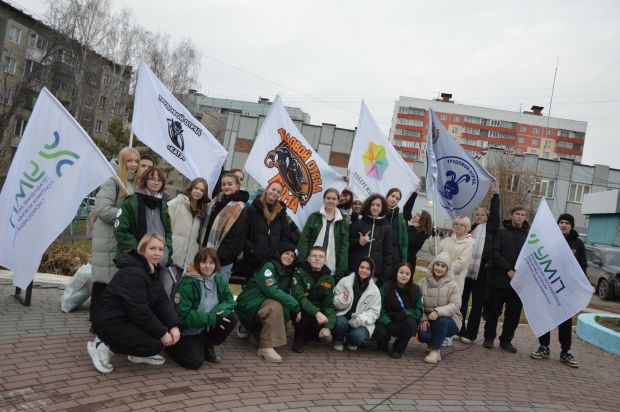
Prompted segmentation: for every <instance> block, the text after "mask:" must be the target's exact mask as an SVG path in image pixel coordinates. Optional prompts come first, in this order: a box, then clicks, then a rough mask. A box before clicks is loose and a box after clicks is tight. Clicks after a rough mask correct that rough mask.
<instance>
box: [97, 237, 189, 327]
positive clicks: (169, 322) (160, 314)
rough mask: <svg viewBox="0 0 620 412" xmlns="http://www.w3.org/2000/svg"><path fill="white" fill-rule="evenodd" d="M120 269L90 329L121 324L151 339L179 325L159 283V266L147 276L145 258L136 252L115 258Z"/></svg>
mask: <svg viewBox="0 0 620 412" xmlns="http://www.w3.org/2000/svg"><path fill="white" fill-rule="evenodd" d="M115 263H116V266H117V267H118V268H119V270H118V272H116V275H115V276H114V277H113V278H112V281H111V282H110V284H109V285H108V286H107V287H106V288H105V290H104V292H103V294H102V295H101V297H100V298H99V300H98V302H97V307H96V308H95V311H94V313H93V328H94V330H95V333H98V332H97V331H98V330H100V329H101V330H103V329H109V328H114V327H116V325H119V324H122V323H133V324H135V325H136V328H142V329H143V330H144V331H146V332H147V333H148V334H149V335H151V336H153V337H154V338H157V339H159V338H161V337H162V336H164V335H165V334H166V332H168V330H169V329H170V328H172V327H174V326H177V324H178V317H177V313H176V311H175V310H174V306H173V305H172V302H171V301H170V299H168V296H167V295H166V292H165V291H164V288H163V287H162V283H161V281H160V280H159V271H160V270H163V269H162V268H161V266H157V267H156V268H155V272H154V273H149V265H148V262H147V260H146V258H145V257H144V256H142V255H141V254H139V253H138V252H137V251H136V250H135V249H133V250H131V251H129V252H127V253H125V254H124V255H123V256H121V257H120V258H118V259H117V260H116V261H115Z"/></svg>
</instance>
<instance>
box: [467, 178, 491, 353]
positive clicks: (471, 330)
mask: <svg viewBox="0 0 620 412" xmlns="http://www.w3.org/2000/svg"><path fill="white" fill-rule="evenodd" d="M493 188H494V192H495V193H494V194H493V197H491V208H490V212H489V211H488V210H487V209H485V208H483V207H479V208H478V209H476V210H475V211H474V221H475V224H474V225H473V226H472V231H471V235H472V237H473V238H474V245H473V249H472V257H471V261H470V263H469V268H468V271H467V277H466V278H465V285H464V286H463V299H462V301H461V315H462V316H463V326H462V327H461V332H460V333H459V335H461V342H463V343H467V344H470V343H473V342H474V341H475V340H476V338H477V337H478V329H479V327H480V318H481V315H482V306H483V304H484V295H485V291H486V287H487V268H486V265H487V263H488V262H489V260H491V248H492V247H493V239H494V238H495V234H496V233H497V231H498V230H499V202H500V200H499V193H498V192H497V186H496V185H495V184H494V186H493ZM470 295H471V311H470V312H469V319H468V321H467V325H466V324H465V319H466V318H467V307H468V305H469V297H470Z"/></svg>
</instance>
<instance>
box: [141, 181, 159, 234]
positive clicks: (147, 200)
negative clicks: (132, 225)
mask: <svg viewBox="0 0 620 412" xmlns="http://www.w3.org/2000/svg"><path fill="white" fill-rule="evenodd" d="M147 193H148V192H147ZM147 193H142V191H140V192H136V197H137V198H138V233H136V239H138V240H140V239H142V237H143V236H144V235H146V231H147V225H146V208H147V207H148V208H149V209H157V210H159V211H161V202H162V200H161V197H154V196H150V195H148V194H147ZM158 195H159V196H161V194H159V193H158Z"/></svg>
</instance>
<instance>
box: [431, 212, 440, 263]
mask: <svg viewBox="0 0 620 412" xmlns="http://www.w3.org/2000/svg"><path fill="white" fill-rule="evenodd" d="M431 202H433V230H434V231H435V236H434V237H435V256H437V247H438V246H437V238H438V237H439V232H438V231H437V220H436V219H437V217H436V213H435V201H434V200H431Z"/></svg>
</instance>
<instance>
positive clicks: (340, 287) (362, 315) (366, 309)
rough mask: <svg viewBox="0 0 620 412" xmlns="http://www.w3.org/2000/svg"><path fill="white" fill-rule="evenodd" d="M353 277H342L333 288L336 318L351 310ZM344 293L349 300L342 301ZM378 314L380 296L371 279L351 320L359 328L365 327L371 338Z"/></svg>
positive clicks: (353, 275) (353, 274) (352, 274)
mask: <svg viewBox="0 0 620 412" xmlns="http://www.w3.org/2000/svg"><path fill="white" fill-rule="evenodd" d="M355 276H356V275H355V273H351V274H350V275H349V276H345V277H343V278H342V279H340V282H338V284H337V285H336V287H335V288H334V308H336V315H337V316H341V315H345V314H347V313H348V312H349V310H351V306H352V305H353V282H354V280H355ZM344 292H347V294H348V295H349V299H347V300H345V299H344V297H343V294H344ZM380 313H381V294H380V293H379V288H378V287H377V285H375V281H374V279H372V278H371V279H370V281H369V282H368V287H367V288H366V290H365V291H364V293H362V296H360V298H359V300H358V301H357V307H356V308H355V311H354V312H353V313H352V315H351V319H356V323H358V324H359V326H364V327H366V329H367V330H368V334H369V335H370V336H372V333H373V332H374V330H375V322H376V321H377V319H378V318H379V314H380Z"/></svg>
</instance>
